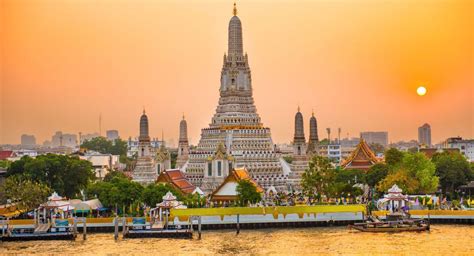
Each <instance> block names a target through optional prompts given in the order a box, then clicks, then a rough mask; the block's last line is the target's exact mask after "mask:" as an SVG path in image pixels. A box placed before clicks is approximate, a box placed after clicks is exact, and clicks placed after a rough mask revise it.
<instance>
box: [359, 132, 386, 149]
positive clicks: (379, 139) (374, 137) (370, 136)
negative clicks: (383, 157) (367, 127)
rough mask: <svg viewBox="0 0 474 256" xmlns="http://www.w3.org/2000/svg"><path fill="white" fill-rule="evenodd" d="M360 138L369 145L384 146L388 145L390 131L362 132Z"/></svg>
mask: <svg viewBox="0 0 474 256" xmlns="http://www.w3.org/2000/svg"><path fill="white" fill-rule="evenodd" d="M360 138H362V139H363V140H365V142H367V144H369V145H370V144H380V145H382V146H384V147H387V146H388V132H361V133H360Z"/></svg>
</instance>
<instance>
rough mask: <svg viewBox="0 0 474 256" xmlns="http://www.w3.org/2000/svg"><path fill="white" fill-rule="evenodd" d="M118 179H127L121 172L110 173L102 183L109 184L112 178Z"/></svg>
mask: <svg viewBox="0 0 474 256" xmlns="http://www.w3.org/2000/svg"><path fill="white" fill-rule="evenodd" d="M115 177H118V178H121V179H128V177H127V176H126V175H125V173H123V172H121V171H110V172H108V173H107V174H106V175H105V176H104V181H106V182H109V181H112V179H113V178H115Z"/></svg>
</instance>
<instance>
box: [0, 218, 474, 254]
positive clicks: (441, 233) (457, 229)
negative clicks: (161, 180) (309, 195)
mask: <svg viewBox="0 0 474 256" xmlns="http://www.w3.org/2000/svg"><path fill="white" fill-rule="evenodd" d="M473 241H474V226H462V225H432V227H431V231H430V232H424V233H398V234H383V233H382V234H375V233H360V232H356V231H350V230H348V229H347V228H345V227H334V228H301V229H260V230H241V233H240V234H239V235H236V234H235V231H232V230H220V231H204V232H203V235H202V240H197V239H193V240H181V239H128V240H119V241H114V239H113V234H112V233H105V234H89V235H88V237H87V240H86V241H83V240H82V236H78V239H77V240H76V241H31V242H8V243H1V244H0V245H1V246H0V254H5V253H15V254H16V253H20V254H34V253H40V254H45V253H46V254H48V253H50V254H72V253H74V254H97V255H104V254H151V253H153V254H156V253H159V254H164V255H171V254H173V255H190V254H191V255H204V254H226V255H235V254H244V255H250V254H253V255H255V254H257V255H275V254H280V255H281V254H284V255H290V254H291V255H295V254H298V255H309V254H344V255H347V254H412V255H426V254H437V255H447V254H451V255H463V254H465V255H468V254H471V255H472V253H473V252H474V243H473Z"/></svg>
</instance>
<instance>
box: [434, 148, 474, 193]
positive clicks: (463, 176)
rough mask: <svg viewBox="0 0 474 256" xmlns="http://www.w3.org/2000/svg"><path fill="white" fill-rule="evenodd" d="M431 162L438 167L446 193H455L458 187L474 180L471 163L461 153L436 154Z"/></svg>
mask: <svg viewBox="0 0 474 256" xmlns="http://www.w3.org/2000/svg"><path fill="white" fill-rule="evenodd" d="M431 161H432V162H433V163H434V164H435V165H436V175H437V176H439V179H440V185H441V188H442V190H443V192H444V193H447V192H448V193H454V190H455V189H456V188H457V187H459V186H461V185H464V184H466V183H468V182H469V181H471V180H472V179H474V172H473V170H472V169H471V166H470V164H469V162H468V161H467V160H466V158H465V157H464V156H463V155H462V154H460V153H459V152H446V151H445V152H443V153H436V154H434V155H433V158H432V159H431Z"/></svg>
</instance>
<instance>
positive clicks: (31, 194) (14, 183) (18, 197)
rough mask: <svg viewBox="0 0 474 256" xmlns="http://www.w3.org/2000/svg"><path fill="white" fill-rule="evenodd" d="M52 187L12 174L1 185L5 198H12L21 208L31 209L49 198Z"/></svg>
mask: <svg viewBox="0 0 474 256" xmlns="http://www.w3.org/2000/svg"><path fill="white" fill-rule="evenodd" d="M50 193H51V189H50V188H49V187H48V186H47V185H45V184H43V183H39V182H36V181H32V180H30V179H26V178H24V177H20V176H10V177H8V178H7V179H6V180H5V183H4V184H3V185H2V186H0V194H1V195H3V197H4V198H3V200H2V201H6V200H7V199H10V200H11V202H12V203H17V204H18V205H19V206H20V207H19V208H20V209H26V210H31V209H34V208H37V207H38V206H39V205H40V204H42V203H44V202H46V201H47V199H48V195H49V194H50Z"/></svg>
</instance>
